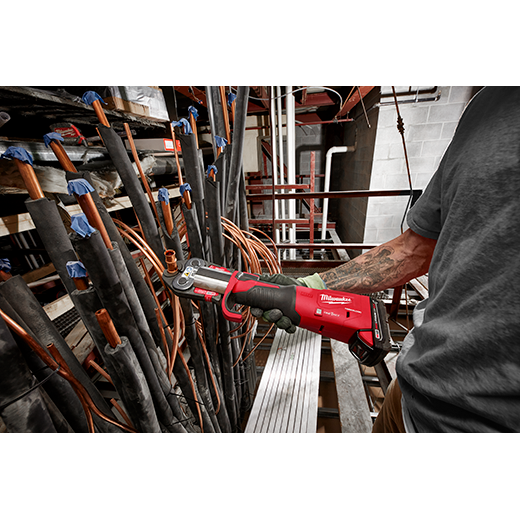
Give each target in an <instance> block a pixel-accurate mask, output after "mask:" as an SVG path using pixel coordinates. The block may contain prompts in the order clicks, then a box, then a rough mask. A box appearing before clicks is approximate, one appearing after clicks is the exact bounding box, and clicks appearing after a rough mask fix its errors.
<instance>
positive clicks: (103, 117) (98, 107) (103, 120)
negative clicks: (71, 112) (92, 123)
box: [92, 99, 110, 128]
mask: <svg viewBox="0 0 520 520" xmlns="http://www.w3.org/2000/svg"><path fill="white" fill-rule="evenodd" d="M92 108H93V109H94V111H95V112H96V116H97V118H98V119H99V122H100V123H101V124H102V125H104V126H107V127H109V128H110V123H109V122H108V119H107V116H106V115H105V112H103V107H102V106H101V103H100V101H99V99H95V100H94V101H93V102H92Z"/></svg>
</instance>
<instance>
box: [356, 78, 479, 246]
mask: <svg viewBox="0 0 520 520" xmlns="http://www.w3.org/2000/svg"><path fill="white" fill-rule="evenodd" d="M407 88H408V87H395V89H396V92H399V91H400V90H401V91H402V90H405V89H407ZM417 88H423V87H417ZM439 91H440V95H439V98H438V99H436V100H435V101H425V102H417V103H409V104H406V103H404V102H403V101H404V100H406V99H413V95H412V96H407V97H400V98H398V101H399V111H400V114H401V117H402V119H403V123H404V128H405V131H404V137H405V142H406V149H407V153H408V160H409V165H410V172H411V180H412V186H413V188H414V189H424V188H425V187H426V186H427V184H428V182H429V180H430V179H431V177H432V176H433V174H434V173H435V171H436V169H437V167H438V165H439V162H440V160H441V158H442V156H443V154H444V152H445V150H446V148H447V146H448V144H449V143H450V140H451V138H452V137H453V134H454V133H455V128H456V126H457V122H458V120H459V118H460V116H461V114H462V112H463V110H464V108H465V106H466V105H467V103H468V101H469V100H470V99H471V97H472V96H473V95H474V93H475V92H476V91H478V87H477V88H475V87H462V86H456V87H439ZM386 93H392V87H381V94H382V98H381V106H380V108H379V117H378V120H377V132H376V136H375V143H374V155H373V164H372V171H371V175H370V186H369V188H370V189H371V190H379V189H407V188H408V187H409V181H408V174H407V169H406V162H405V155H404V149H403V144H402V139H401V134H400V133H399V131H398V130H397V111H396V108H395V104H394V103H393V97H386V98H385V97H384V94H386ZM438 94H439V92H438V93H436V94H430V95H428V94H427V95H422V96H420V97H419V99H421V97H422V98H423V99H424V98H432V97H436V96H437V95H438ZM389 101H390V102H391V103H389V104H385V103H386V102H389ZM407 202H408V197H372V198H370V199H369V200H368V204H367V208H366V221H365V229H364V236H363V241H364V242H365V243H382V242H386V241H388V240H391V239H392V238H395V237H397V236H398V235H399V234H400V233H401V222H402V220H403V215H404V213H405V209H406V205H407ZM403 226H404V227H403V229H406V228H407V226H406V221H405V222H404V224H403Z"/></svg>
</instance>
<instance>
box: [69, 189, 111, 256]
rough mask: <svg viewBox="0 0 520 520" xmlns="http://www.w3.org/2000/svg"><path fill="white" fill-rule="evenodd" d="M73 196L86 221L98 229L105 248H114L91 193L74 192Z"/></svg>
mask: <svg viewBox="0 0 520 520" xmlns="http://www.w3.org/2000/svg"><path fill="white" fill-rule="evenodd" d="M75 196H76V200H77V201H78V204H79V206H80V208H81V209H82V210H83V213H85V216H86V217H87V220H88V223H89V224H90V225H91V226H92V227H93V228H96V229H97V230H98V231H99V234H100V235H101V238H102V239H103V242H104V243H105V246H106V247H107V249H114V246H113V245H112V241H111V240H110V237H109V236H108V233H107V230H106V228H105V224H103V220H102V219H101V215H100V214H99V211H98V209H97V207H96V203H95V202H94V199H93V198H92V195H91V194H90V193H85V194H84V195H78V194H75Z"/></svg>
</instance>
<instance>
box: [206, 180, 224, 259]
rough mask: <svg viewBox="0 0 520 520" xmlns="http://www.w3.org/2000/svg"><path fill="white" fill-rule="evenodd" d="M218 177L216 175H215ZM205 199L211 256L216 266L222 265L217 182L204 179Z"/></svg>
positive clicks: (222, 248) (220, 222)
mask: <svg viewBox="0 0 520 520" xmlns="http://www.w3.org/2000/svg"><path fill="white" fill-rule="evenodd" d="M217 175H218V173H217ZM205 183H206V190H205V191H206V194H207V196H206V199H205V200H204V204H205V208H206V211H207V213H208V225H209V235H210V237H211V254H212V257H213V262H215V263H216V264H217V265H222V266H223V265H224V236H223V235H222V220H221V216H222V215H221V211H220V185H221V183H220V182H219V181H214V180H213V179H211V178H210V177H206V181H205Z"/></svg>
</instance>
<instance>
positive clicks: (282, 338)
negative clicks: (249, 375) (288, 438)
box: [245, 328, 321, 433]
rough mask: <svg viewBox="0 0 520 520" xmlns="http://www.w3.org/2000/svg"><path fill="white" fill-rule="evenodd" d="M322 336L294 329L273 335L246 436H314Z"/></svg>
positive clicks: (279, 331)
mask: <svg viewBox="0 0 520 520" xmlns="http://www.w3.org/2000/svg"><path fill="white" fill-rule="evenodd" d="M320 356H321V336H319V335H318V334H314V333H312V332H309V331H306V330H303V329H300V328H297V329H296V332H295V333H294V334H287V333H286V332H284V331H281V330H278V331H277V332H276V335H275V338H274V341H273V344H272V346H271V349H270V352H269V357H268V359H267V362H266V365H265V368H264V371H263V374H262V378H261V380H260V383H259V386H258V390H257V393H256V397H255V400H254V403H253V407H252V409H251V412H250V416H249V420H248V423H247V425H246V429H245V432H246V433H255V432H259V433H307V432H310V433H315V432H316V424H317V418H318V392H319V368H320Z"/></svg>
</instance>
